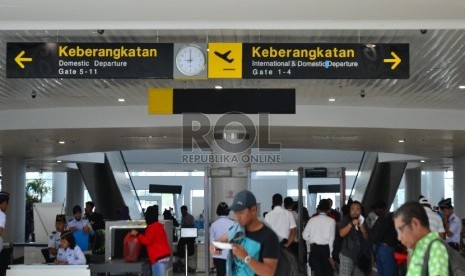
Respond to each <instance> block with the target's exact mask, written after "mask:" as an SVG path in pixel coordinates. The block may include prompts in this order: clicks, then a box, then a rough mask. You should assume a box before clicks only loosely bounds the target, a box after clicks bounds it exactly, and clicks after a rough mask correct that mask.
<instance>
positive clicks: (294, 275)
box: [274, 246, 307, 276]
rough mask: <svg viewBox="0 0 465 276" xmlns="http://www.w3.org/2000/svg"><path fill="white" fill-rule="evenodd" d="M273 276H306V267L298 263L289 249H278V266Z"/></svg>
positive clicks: (297, 259)
mask: <svg viewBox="0 0 465 276" xmlns="http://www.w3.org/2000/svg"><path fill="white" fill-rule="evenodd" d="M274 275H275V276H283V275H287V276H307V270H306V266H304V265H303V264H302V262H300V261H299V258H298V257H297V256H296V255H294V254H293V253H292V252H291V251H289V249H287V248H284V247H283V246H280V247H279V257H278V264H277V265H276V270H275V272H274Z"/></svg>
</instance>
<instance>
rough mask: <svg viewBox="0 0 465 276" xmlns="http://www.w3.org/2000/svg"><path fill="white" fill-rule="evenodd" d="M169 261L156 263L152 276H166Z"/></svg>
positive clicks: (153, 266)
mask: <svg viewBox="0 0 465 276" xmlns="http://www.w3.org/2000/svg"><path fill="white" fill-rule="evenodd" d="M167 266H168V262H167V261H160V262H156V263H154V264H153V265H152V276H165V271H166V267H167Z"/></svg>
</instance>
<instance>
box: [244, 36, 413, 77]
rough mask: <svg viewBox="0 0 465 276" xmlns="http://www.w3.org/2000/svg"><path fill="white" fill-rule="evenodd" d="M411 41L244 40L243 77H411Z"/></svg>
mask: <svg viewBox="0 0 465 276" xmlns="http://www.w3.org/2000/svg"><path fill="white" fill-rule="evenodd" d="M409 77H410V73H409V44H407V43H403V44H400V43H398V44H353V43H244V44H243V45H242V78H243V79H408V78H409Z"/></svg>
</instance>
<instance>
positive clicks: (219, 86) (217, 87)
mask: <svg viewBox="0 0 465 276" xmlns="http://www.w3.org/2000/svg"><path fill="white" fill-rule="evenodd" d="M215 89H218V90H219V89H223V86H221V85H215Z"/></svg>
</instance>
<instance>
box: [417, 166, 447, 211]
mask: <svg viewBox="0 0 465 276" xmlns="http://www.w3.org/2000/svg"><path fill="white" fill-rule="evenodd" d="M421 192H422V195H424V196H425V197H426V198H428V199H429V201H430V202H431V205H432V206H437V205H438V202H439V201H440V200H441V199H443V198H444V172H442V171H440V172H436V171H435V172H426V173H425V175H424V177H422V190H421Z"/></svg>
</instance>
